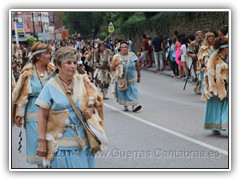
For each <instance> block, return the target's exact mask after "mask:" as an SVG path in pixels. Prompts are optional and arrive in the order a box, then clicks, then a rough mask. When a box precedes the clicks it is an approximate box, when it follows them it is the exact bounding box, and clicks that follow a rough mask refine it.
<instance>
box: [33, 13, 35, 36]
mask: <svg viewBox="0 0 240 180" xmlns="http://www.w3.org/2000/svg"><path fill="white" fill-rule="evenodd" d="M32 23H33V37H35V22H34V17H33V12H32Z"/></svg>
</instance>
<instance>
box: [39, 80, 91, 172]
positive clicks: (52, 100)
mask: <svg viewBox="0 0 240 180" xmlns="http://www.w3.org/2000/svg"><path fill="white" fill-rule="evenodd" d="M77 86H78V82H77V79H76V77H75V78H74V90H73V92H74V94H73V95H72V98H73V100H74V102H75V103H76V107H79V103H80V102H79V99H78V97H77V95H78V89H77ZM36 104H37V105H38V106H40V107H42V108H44V109H51V110H55V111H63V110H66V109H67V110H68V111H69V113H70V117H69V118H68V120H67V124H68V125H70V124H74V125H76V126H77V130H74V129H73V128H72V127H69V126H67V127H66V130H65V131H64V132H63V134H62V137H61V138H62V139H69V138H70V139H71V138H72V139H75V138H76V137H80V138H86V132H85V130H84V128H83V126H82V124H81V122H80V120H79V119H78V117H77V115H76V113H75V112H74V110H73V108H72V106H71V104H70V102H69V100H68V99H67V97H66V96H65V95H64V92H63V91H62V89H61V88H60V86H59V85H58V84H57V82H56V80H55V79H54V78H52V79H51V80H50V81H49V82H48V83H47V84H46V85H45V87H44V88H43V90H42V92H41V93H40V95H39V97H38V100H37V101H36ZM50 168H95V162H94V155H93V154H92V153H91V152H90V146H89V144H86V149H85V150H82V149H80V148H79V146H75V145H67V146H65V145H59V146H58V148H57V152H56V153H55V156H54V159H53V160H52V161H51V167H50Z"/></svg>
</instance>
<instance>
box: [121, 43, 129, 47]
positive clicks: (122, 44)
mask: <svg viewBox="0 0 240 180" xmlns="http://www.w3.org/2000/svg"><path fill="white" fill-rule="evenodd" d="M122 45H125V46H128V44H127V43H125V42H124V43H121V45H120V47H122ZM125 46H124V47H125Z"/></svg>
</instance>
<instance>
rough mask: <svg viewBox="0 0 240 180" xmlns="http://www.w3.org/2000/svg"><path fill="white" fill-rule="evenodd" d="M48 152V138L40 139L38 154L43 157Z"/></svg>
mask: <svg viewBox="0 0 240 180" xmlns="http://www.w3.org/2000/svg"><path fill="white" fill-rule="evenodd" d="M47 154H48V147H47V140H45V139H38V148H37V155H38V156H41V157H46V156H47Z"/></svg>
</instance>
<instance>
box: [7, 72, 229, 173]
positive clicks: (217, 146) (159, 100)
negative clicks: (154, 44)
mask: <svg viewBox="0 0 240 180" xmlns="http://www.w3.org/2000/svg"><path fill="white" fill-rule="evenodd" d="M167 74H168V75H167ZM169 74H171V73H170V72H167V73H166V74H161V73H153V72H150V71H145V70H142V73H141V75H142V76H141V83H139V84H138V87H139V88H138V89H139V98H140V102H141V105H142V109H141V110H140V111H139V112H136V113H134V112H132V111H128V112H125V111H123V107H122V106H120V105H119V104H117V102H116V100H115V98H114V96H113V95H112V94H110V93H109V97H110V98H109V99H108V100H105V101H104V117H105V120H104V121H105V123H104V124H105V131H106V134H107V137H108V141H109V147H108V149H107V150H105V151H102V152H100V153H98V154H96V167H97V168H107V169H108V168H146V169H151V168H153V169H155V168H156V169H182V168H184V169H192V168H197V169H212V168H213V169H215V168H217V169H226V168H229V153H228V151H229V144H230V143H229V138H228V132H224V133H222V135H220V136H216V135H213V134H212V133H211V131H206V130H204V128H203V125H204V114H205V107H206V103H204V102H201V101H200V95H195V94H194V92H193V88H194V83H193V82H189V83H188V84H187V87H186V89H185V91H183V86H184V81H183V80H182V79H178V78H176V77H171V76H169ZM18 133H19V129H18V128H16V127H14V128H13V129H12V151H11V157H12V158H11V162H10V163H11V167H12V168H32V167H35V166H30V165H28V164H27V163H26V160H25V158H26V155H25V141H24V137H23V151H22V153H21V154H19V152H18V151H17V148H18V141H19V139H18ZM24 135H25V134H23V136H24Z"/></svg>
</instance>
